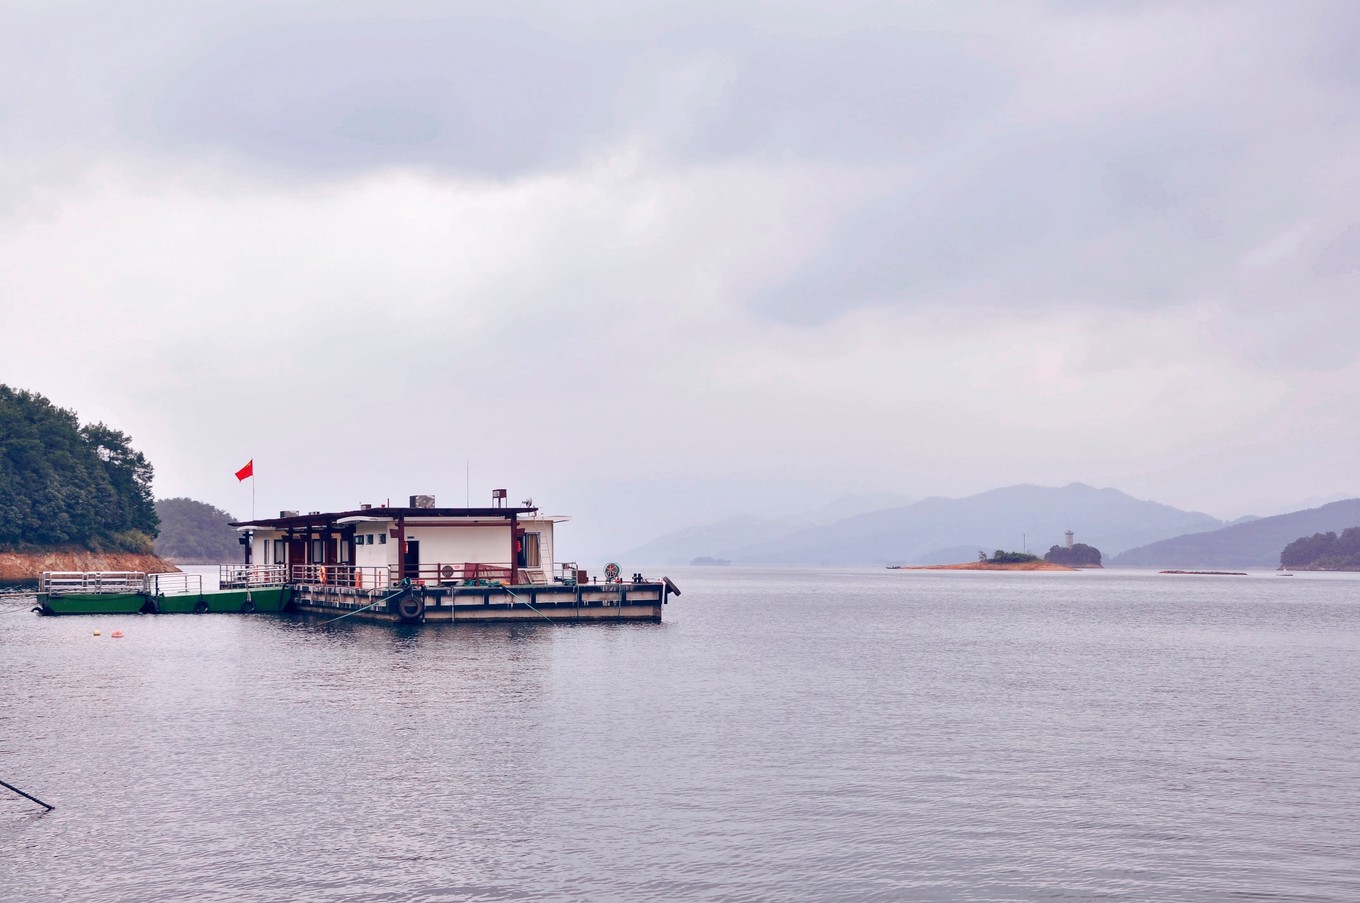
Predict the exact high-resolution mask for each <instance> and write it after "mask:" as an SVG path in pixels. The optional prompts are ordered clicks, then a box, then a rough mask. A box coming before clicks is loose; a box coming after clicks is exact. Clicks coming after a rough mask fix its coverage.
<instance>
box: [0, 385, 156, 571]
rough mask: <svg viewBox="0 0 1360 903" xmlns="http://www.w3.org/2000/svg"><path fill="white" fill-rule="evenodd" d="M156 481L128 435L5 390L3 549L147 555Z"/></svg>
mask: <svg viewBox="0 0 1360 903" xmlns="http://www.w3.org/2000/svg"><path fill="white" fill-rule="evenodd" d="M151 476H152V469H151V464H150V463H148V462H147V460H146V458H145V457H144V456H143V455H142V453H141V452H139V451H137V450H135V449H134V448H132V445H131V439H130V438H129V437H128V436H127V435H126V434H124V433H121V432H119V431H118V430H116V429H113V428H112V427H109V426H105V425H104V424H102V423H93V424H87V425H85V426H81V425H80V421H79V420H77V419H76V415H75V414H74V413H73V412H71V411H68V410H65V409H64V408H59V407H57V406H56V405H54V404H52V402H50V401H48V400H47V399H46V398H44V397H43V396H41V395H39V394H37V393H35V392H27V391H23V390H20V389H12V388H10V387H9V386H6V385H3V384H0V548H4V549H8V550H23V549H38V548H48V547H56V546H79V547H83V548H86V549H90V550H92V551H127V552H140V553H149V552H151V550H152V540H153V539H154V537H155V536H156V533H157V530H158V526H159V520H158V518H157V517H156V507H155V503H154V502H153V499H152V495H151Z"/></svg>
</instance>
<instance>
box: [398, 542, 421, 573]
mask: <svg viewBox="0 0 1360 903" xmlns="http://www.w3.org/2000/svg"><path fill="white" fill-rule="evenodd" d="M401 575H402V576H403V577H410V578H411V579H412V580H415V579H416V578H417V577H419V576H420V540H418V539H408V540H406V550H405V552H404V553H403V554H402V557H401Z"/></svg>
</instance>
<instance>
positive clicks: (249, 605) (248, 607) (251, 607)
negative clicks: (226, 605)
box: [241, 599, 255, 614]
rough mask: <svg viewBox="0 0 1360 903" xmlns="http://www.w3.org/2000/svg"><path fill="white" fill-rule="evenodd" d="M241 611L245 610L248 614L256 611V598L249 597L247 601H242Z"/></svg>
mask: <svg viewBox="0 0 1360 903" xmlns="http://www.w3.org/2000/svg"><path fill="white" fill-rule="evenodd" d="M241 611H243V612H245V613H246V614H251V613H252V612H254V611H255V600H254V599H247V600H246V601H244V602H242V603H241Z"/></svg>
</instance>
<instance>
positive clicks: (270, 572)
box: [217, 564, 288, 589]
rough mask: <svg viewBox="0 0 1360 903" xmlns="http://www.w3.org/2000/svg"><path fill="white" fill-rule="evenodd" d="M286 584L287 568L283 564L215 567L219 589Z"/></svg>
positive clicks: (222, 565) (223, 565)
mask: <svg viewBox="0 0 1360 903" xmlns="http://www.w3.org/2000/svg"><path fill="white" fill-rule="evenodd" d="M287 582H288V566H287V565H283V564H221V565H218V567H217V585H218V587H219V588H221V589H250V588H251V587H256V586H283V585H284V584H285V583H287Z"/></svg>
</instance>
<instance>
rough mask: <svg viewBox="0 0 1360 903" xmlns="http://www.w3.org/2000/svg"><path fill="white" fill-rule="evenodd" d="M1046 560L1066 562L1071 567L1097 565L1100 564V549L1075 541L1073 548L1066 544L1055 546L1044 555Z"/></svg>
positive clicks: (1096, 566)
mask: <svg viewBox="0 0 1360 903" xmlns="http://www.w3.org/2000/svg"><path fill="white" fill-rule="evenodd" d="M1044 561H1051V562H1052V563H1053V564H1064V565H1067V566H1068V567H1070V568H1081V567H1088V568H1090V567H1095V568H1098V567H1100V566H1101V564H1100V549H1097V548H1096V547H1095V546H1088V545H1087V544H1086V543H1084V542H1078V543H1074V544H1073V545H1072V548H1070V549H1069V548H1067V547H1066V546H1054V547H1053V548H1051V549H1049V550H1048V554H1046V555H1044Z"/></svg>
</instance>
